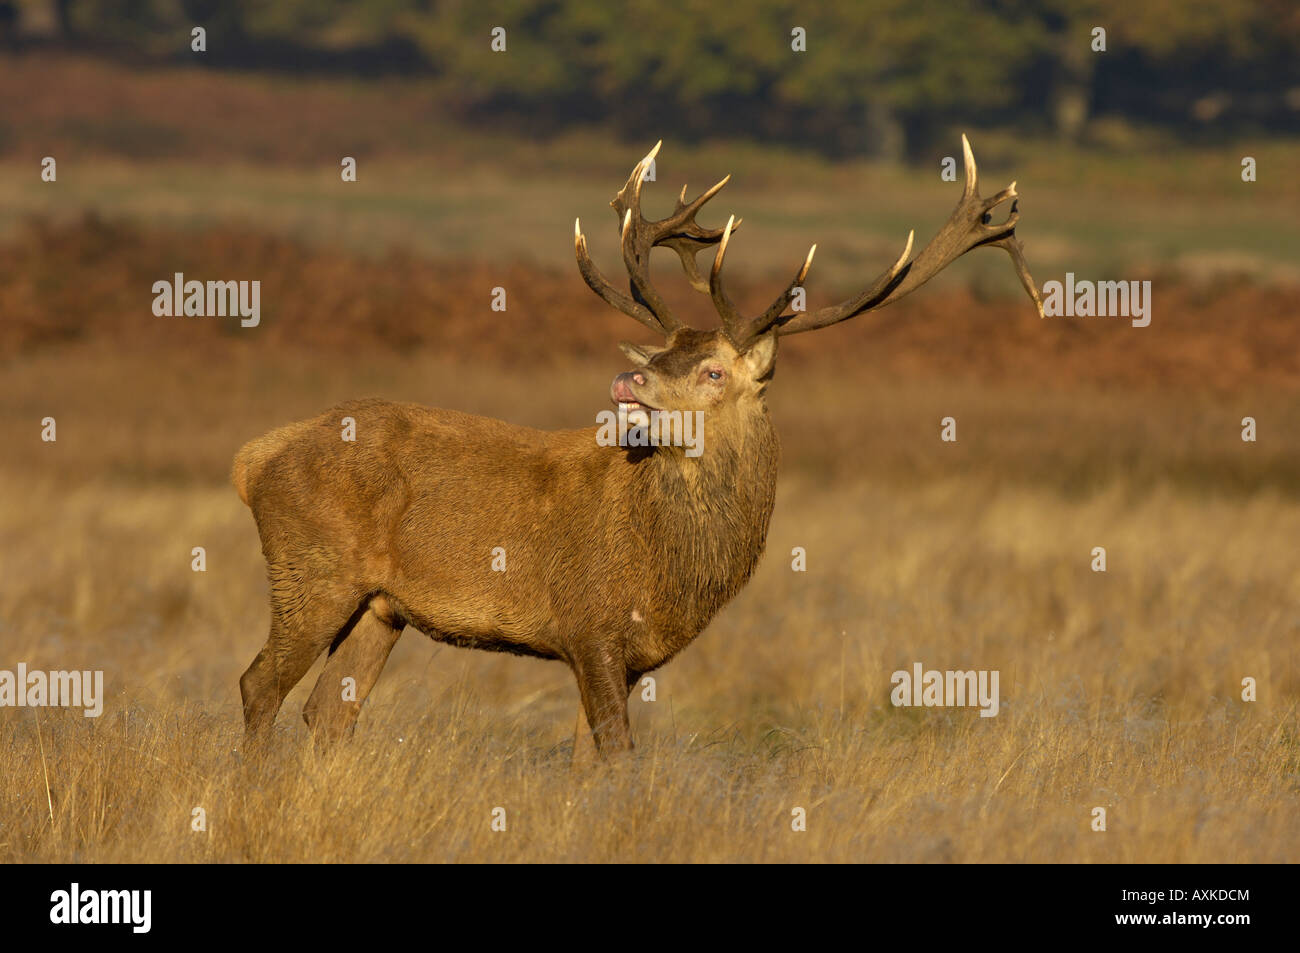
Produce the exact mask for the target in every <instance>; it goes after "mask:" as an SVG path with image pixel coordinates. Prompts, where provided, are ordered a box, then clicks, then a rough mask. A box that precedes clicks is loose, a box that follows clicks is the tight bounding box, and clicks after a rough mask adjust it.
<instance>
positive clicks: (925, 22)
mask: <svg viewBox="0 0 1300 953" xmlns="http://www.w3.org/2000/svg"><path fill="white" fill-rule="evenodd" d="M6 10H7V11H8V14H6V13H5V11H6ZM6 16H7V17H8V19H7V20H6ZM6 23H8V26H7V27H6V26H5V24H6ZM41 24H43V25H44V32H43V33H41V30H40V29H38V27H37V26H34V25H41ZM195 25H201V26H203V27H204V28H205V29H206V31H207V52H206V54H205V55H204V56H203V57H202V58H201V59H200V60H199V62H200V63H202V64H204V65H206V66H210V67H217V68H220V67H237V68H253V69H270V70H292V71H295V72H303V71H309V72H310V71H321V72H328V73H339V74H351V75H384V74H398V75H408V76H422V77H424V78H425V79H426V80H427V81H428V82H430V84H431V88H432V89H434V90H435V91H436V93H437V95H438V96H439V98H440V100H441V101H442V102H443V103H444V104H445V106H446V107H447V108H448V109H449V110H450V111H451V112H453V113H456V114H458V115H460V116H461V117H462V118H465V119H470V120H474V119H481V120H489V119H490V120H491V121H494V122H495V121H500V120H501V119H503V118H504V119H506V120H508V121H510V122H512V123H515V124H516V128H520V129H521V130H522V131H527V132H530V133H532V134H544V133H545V132H547V131H550V130H555V129H559V128H563V127H565V126H566V125H570V124H573V123H604V124H607V125H610V126H613V127H615V128H617V129H619V130H621V131H623V132H626V133H629V134H635V135H636V136H637V137H638V138H644V130H645V129H646V128H651V129H653V128H671V129H673V130H674V133H675V134H677V135H687V136H691V135H694V136H700V137H703V136H706V135H716V134H723V135H730V136H750V137H754V138H759V139H765V140H774V141H783V142H792V143H800V144H803V145H807V146H812V147H814V148H817V149H819V150H821V151H824V152H828V153H832V154H874V155H882V156H897V155H900V154H903V153H905V152H913V153H915V152H920V151H922V150H925V149H927V148H928V147H929V146H930V145H931V144H932V143H933V141H934V140H935V139H936V137H938V136H941V135H942V136H945V137H946V136H947V130H948V128H949V127H950V126H951V125H952V124H954V123H972V122H973V123H978V124H982V125H1005V126H1008V127H1014V128H1019V129H1024V130H1026V131H1033V132H1037V133H1041V132H1044V131H1047V130H1053V131H1054V132H1055V133H1056V134H1058V135H1060V136H1062V137H1065V138H1069V139H1078V138H1086V137H1087V136H1088V134H1089V130H1090V129H1091V128H1093V127H1094V125H1095V121H1096V120H1097V118H1098V117H1103V118H1117V119H1121V120H1129V121H1132V122H1137V123H1141V124H1148V125H1156V126H1164V127H1169V128H1171V129H1172V130H1174V131H1176V132H1177V133H1178V134H1179V135H1183V136H1189V137H1196V136H1201V137H1205V138H1212V137H1219V136H1222V135H1224V133H1225V131H1226V130H1229V129H1230V130H1232V131H1236V132H1240V131H1243V130H1247V131H1250V132H1253V133H1258V132H1295V131H1297V129H1300V3H1297V2H1296V0H973V2H967V3H962V2H952V0H821V2H818V3H811V4H810V3H796V2H782V0H747V2H743V3H736V4H727V3H719V2H717V0H628V2H625V3H623V4H620V5H614V4H610V3H607V2H603V0H353V2H348V0H0V30H5V31H7V32H8V33H9V35H10V36H11V37H16V38H17V42H19V43H21V42H23V38H24V37H27V36H31V35H35V34H38V33H41V35H42V36H43V37H44V39H43V42H47V43H56V44H59V45H68V46H74V47H82V48H92V49H94V48H98V49H101V50H103V51H105V52H116V53H117V54H119V55H120V54H122V53H126V54H127V55H129V56H134V57H138V56H148V57H153V58H159V59H170V60H178V61H187V62H193V61H194V55H193V54H191V53H190V50H189V31H190V29H191V27H193V26H195ZM494 27H503V28H504V29H505V31H506V34H505V43H506V52H504V53H501V52H495V51H493V50H492V49H491V47H490V42H491V31H492V29H493V28H494ZM796 27H801V28H802V29H803V30H804V31H805V41H804V42H805V44H806V51H804V52H796V51H795V50H794V49H793V48H792V44H794V42H795V38H794V36H793V35H792V32H793V31H794V29H795V28H796ZM1096 27H1102V28H1104V29H1105V31H1106V34H1105V44H1106V46H1105V51H1104V52H1099V51H1094V49H1093V46H1094V44H1095V42H1096V41H1095V39H1094V35H1093V31H1094V28H1096ZM945 141H946V138H945Z"/></svg>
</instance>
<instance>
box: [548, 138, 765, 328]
mask: <svg viewBox="0 0 1300 953" xmlns="http://www.w3.org/2000/svg"><path fill="white" fill-rule="evenodd" d="M662 145H663V140H662V139H661V140H660V141H659V142H657V143H655V147H654V148H653V149H651V150H650V151H649V152H648V153H647V154H646V156H645V158H643V159H642V160H641V161H640V162H638V163H637V164H636V167H635V168H634V169H633V170H632V174H631V175H630V176H629V177H628V180H627V182H626V183H625V184H624V186H623V188H622V189H620V190H619V192H618V194H617V195H616V196H614V199H613V201H611V202H610V203H609V204H610V205H611V206H612V207H613V209H614V212H615V214H616V215H617V216H618V218H619V221H620V222H621V231H620V236H621V240H620V244H621V246H622V250H623V264H624V265H625V266H626V267H627V273H628V278H629V290H630V291H631V295H630V296H629V295H626V294H624V293H623V292H621V291H619V290H618V289H617V288H615V287H614V286H613V285H611V284H610V283H609V282H608V281H607V280H606V279H605V276H604V275H602V274H601V273H600V270H599V269H598V268H597V267H596V265H595V262H593V261H592V260H591V255H590V254H588V252H587V239H586V238H585V237H584V236H583V234H582V225H581V223H580V222H579V221H577V220H574V223H573V244H574V253H575V254H576V255H577V258H578V270H579V271H581V272H582V277H583V280H585V281H586V282H587V285H588V286H589V287H590V288H591V290H592V291H594V292H596V294H598V295H600V297H601V298H603V299H604V300H605V302H606V303H607V304H610V305H612V306H613V307H615V308H617V309H618V310H619V311H622V312H623V313H624V314H626V315H628V316H629V317H633V318H636V320H638V321H640V322H641V323H642V324H644V325H645V326H646V327H648V328H650V329H651V330H653V331H658V332H660V333H661V334H669V333H671V332H672V331H675V330H676V329H677V328H680V327H681V326H682V322H681V321H679V320H677V318H676V317H675V316H674V315H673V313H672V311H671V310H670V309H669V307H668V305H667V303H665V301H664V300H663V298H662V297H661V296H660V294H659V293H658V292H657V291H656V290H655V289H654V287H653V286H652V285H651V284H650V272H649V266H650V250H651V249H652V248H654V247H655V246H656V245H662V246H664V247H666V248H671V249H672V250H673V251H675V252H677V256H678V257H679V258H680V259H681V260H682V270H683V271H685V272H686V277H687V280H689V281H690V283H691V287H693V288H694V289H695V290H696V291H702V292H705V293H707V292H708V291H709V282H706V281H705V280H704V279H703V278H702V277H701V276H700V272H699V268H698V267H697V265H696V261H695V256H696V254H698V253H699V252H700V251H701V250H702V249H704V248H707V247H708V246H710V245H716V244H718V242H720V241H722V240H723V229H720V228H714V229H710V228H703V227H701V226H700V225H698V224H697V223H696V221H695V215H696V213H698V212H699V210H700V209H701V208H702V207H703V206H704V203H705V202H707V201H708V200H709V199H711V198H713V196H715V195H717V194H718V192H719V191H720V190H721V189H722V187H723V186H724V185H726V184H727V182H728V181H730V179H731V176H727V177H726V178H724V179H723V180H722V181H721V182H718V183H717V184H716V185H714V186H713V187H712V188H710V189H708V190H707V191H705V192H703V193H701V194H700V196H699V197H698V198H696V199H695V200H694V201H692V202H687V201H686V186H684V185H683V186H682V192H681V195H680V196H679V197H678V199H677V205H676V207H675V208H674V209H673V211H672V214H670V215H669V216H668V217H666V218H663V219H660V220H659V221H657V222H651V221H648V220H647V219H646V218H645V217H644V216H643V215H642V214H641V183H642V181H643V179H644V176H645V171H646V169H647V168H648V167H649V165H650V163H651V162H653V161H654V157H655V156H656V155H657V154H658V152H659V147H660V146H662ZM735 224H736V225H739V224H740V223H739V221H737V222H736V223H735ZM729 225H730V223H729Z"/></svg>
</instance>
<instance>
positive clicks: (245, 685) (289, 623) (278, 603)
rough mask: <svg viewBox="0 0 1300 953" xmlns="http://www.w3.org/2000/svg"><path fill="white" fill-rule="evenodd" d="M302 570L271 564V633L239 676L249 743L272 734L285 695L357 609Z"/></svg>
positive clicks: (337, 592)
mask: <svg viewBox="0 0 1300 953" xmlns="http://www.w3.org/2000/svg"><path fill="white" fill-rule="evenodd" d="M303 575H304V574H303V573H302V572H300V571H295V570H294V569H291V568H286V567H284V566H272V568H271V572H270V576H271V634H270V635H269V636H268V637H267V640H266V644H265V645H264V646H262V650H261V651H260V652H258V653H257V657H256V658H255V659H253V662H252V664H251V665H249V666H248V670H247V671H246V672H244V674H243V676H242V677H241V678H240V680H239V691H240V695H241V696H242V698H243V702H244V733H245V737H246V738H247V739H248V741H249V742H250V743H256V742H258V741H261V740H262V739H264V738H265V737H266V735H268V734H269V733H270V730H271V726H272V725H273V724H274V723H275V716H276V715H277V714H278V713H279V711H280V706H282V705H283V704H284V700H285V698H286V697H287V696H288V694H289V692H290V691H291V690H292V689H293V687H294V686H295V685H297V684H298V682H299V681H300V680H301V679H302V677H303V676H304V675H306V674H307V670H308V669H309V668H311V666H312V663H313V662H315V661H316V659H317V657H318V656H319V655H320V654H321V652H323V651H325V648H326V647H327V646H328V645H329V644H330V643H331V642H332V641H333V640H334V638H335V637H336V636H337V634H338V633H339V631H340V630H342V629H344V628H345V627H346V626H348V625H349V624H350V622H351V620H352V619H353V617H354V615H356V613H357V612H358V609H357V602H358V601H359V600H357V599H355V598H349V597H348V596H347V595H346V594H343V593H341V592H339V591H338V590H336V589H334V588H333V587H330V586H329V585H328V584H325V583H320V584H316V585H311V584H309V583H307V582H306V581H305V580H304V579H303Z"/></svg>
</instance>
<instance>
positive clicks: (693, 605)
mask: <svg viewBox="0 0 1300 953" xmlns="http://www.w3.org/2000/svg"><path fill="white" fill-rule="evenodd" d="M702 448H703V452H702V453H701V454H700V455H699V456H697V457H688V456H686V455H685V453H684V452H683V449H682V448H681V447H661V448H657V449H655V450H654V451H653V453H651V454H650V455H649V456H648V457H646V458H645V459H643V460H641V461H640V463H638V464H636V465H637V466H638V468H640V467H644V471H642V474H643V475H642V474H638V475H639V476H641V478H642V479H644V480H645V481H646V482H645V483H644V484H642V486H643V489H644V491H645V496H644V499H645V500H649V501H655V502H654V504H653V505H650V506H647V507H646V510H645V512H644V515H643V523H642V531H643V533H644V537H643V538H644V541H645V545H646V546H647V548H648V549H649V553H648V558H649V559H650V563H649V565H650V566H652V567H654V570H653V578H655V579H656V582H657V588H658V593H659V595H660V597H661V599H662V600H663V602H664V605H663V608H664V609H666V610H669V611H668V612H666V613H665V616H666V617H665V619H662V620H660V623H661V625H662V624H668V625H669V627H670V628H672V629H677V630H679V631H678V635H679V636H684V637H685V638H686V639H688V640H689V639H690V638H693V637H694V636H695V635H697V634H698V633H699V632H700V630H701V629H703V628H704V626H705V625H707V624H708V622H709V620H710V619H711V618H712V617H713V615H714V613H716V612H717V611H718V610H719V609H720V608H722V606H723V605H725V604H726V603H727V602H728V601H729V600H730V599H731V598H732V597H733V596H734V595H736V593H737V592H739V591H740V589H741V588H742V587H743V586H744V585H745V583H746V582H747V581H748V580H749V577H750V575H751V574H752V573H753V571H754V568H755V567H756V566H757V565H758V560H759V558H760V557H761V556H762V555H763V547H764V545H765V543H766V541H767V528H768V521H769V520H770V519H771V516H772V505H773V503H774V501H775V499H776V473H777V462H778V459H779V456H780V443H779V441H778V440H777V436H776V431H775V429H774V428H773V426H772V421H771V418H770V417H769V416H768V414H767V410H766V408H762V407H760V408H758V409H756V410H755V411H753V412H751V413H749V414H747V415H746V416H745V417H744V418H743V419H739V420H734V421H725V422H723V425H721V426H715V427H713V428H711V429H709V430H707V431H706V433H705V435H704V442H703V444H702ZM668 616H671V622H670V623H669V622H668V618H667V617H668Z"/></svg>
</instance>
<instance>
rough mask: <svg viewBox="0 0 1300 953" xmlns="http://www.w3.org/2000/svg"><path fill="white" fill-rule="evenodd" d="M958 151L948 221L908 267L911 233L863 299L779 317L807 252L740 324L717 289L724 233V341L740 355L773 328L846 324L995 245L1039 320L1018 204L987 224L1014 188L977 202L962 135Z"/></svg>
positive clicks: (716, 298) (714, 279) (719, 300)
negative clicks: (773, 295)
mask: <svg viewBox="0 0 1300 953" xmlns="http://www.w3.org/2000/svg"><path fill="white" fill-rule="evenodd" d="M961 146H962V156H963V160H964V163H965V168H966V186H965V188H964V189H963V190H962V195H961V200H960V201H959V202H958V203H957V207H956V208H955V209H953V212H952V215H950V216H949V217H948V221H947V223H946V224H945V225H944V226H943V228H941V229H940V230H939V233H938V234H937V235H935V236H934V238H932V239H930V243H929V244H928V245H926V246H925V247H924V248H923V249H921V252H920V254H918V255H917V256H916V258H915V259H913V260H910V261H909V257H910V255H911V254H912V240H913V238H914V236H915V232H909V233H908V236H907V246H906V247H905V248H904V249H903V253H902V254H901V255H899V256H898V260H897V261H896V262H894V264H893V265H892V266H890V267H889V268H888V269H887V270H886V271H885V272H884V273H883V274H881V275H880V277H878V278H877V279H876V280H875V281H874V282H872V283H871V285H870V286H869V287H868V288H867V289H866V290H865V291H863V292H862V293H861V294H858V295H856V296H854V297H852V298H849V299H848V300H847V301H842V302H840V303H839V304H837V305H834V306H833V307H828V308H822V309H820V310H818V311H811V312H802V313H797V314H789V315H787V314H783V312H784V311H785V308H786V305H787V304H788V303H789V298H790V294H791V293H792V292H793V291H794V289H795V287H797V286H798V285H800V284H802V282H803V279H804V277H805V276H806V275H807V272H808V266H809V265H810V264H811V263H812V256H813V251H816V249H817V246H816V245H814V246H813V247H812V251H809V252H808V259H807V261H805V262H804V265H803V267H802V268H801V269H800V270H799V274H798V275H797V276H796V277H795V279H794V281H793V282H791V284H790V286H789V287H787V288H786V290H785V292H783V293H782V295H781V296H780V297H778V298H777V299H776V301H774V302H773V303H772V306H771V307H769V308H768V309H767V310H766V311H764V312H763V313H762V314H761V315H759V316H758V317H756V318H750V319H744V318H741V317H740V316H739V315H737V314H736V311H735V308H734V307H733V306H732V304H731V302H730V301H729V300H728V299H727V296H726V294H725V293H724V292H723V290H722V285H721V270H722V258H723V255H724V254H725V253H726V248H727V241H728V238H729V237H730V235H729V234H728V233H727V232H725V231H724V234H723V237H722V244H721V246H720V247H719V248H718V254H717V257H716V258H715V259H714V262H713V273H712V275H711V279H710V284H711V290H712V296H713V302H714V305H715V306H716V307H717V309H718V313H719V315H721V317H722V321H723V327H724V329H725V330H726V332H727V336H728V337H730V338H731V339H732V341H733V343H735V344H736V346H737V347H739V348H741V349H742V350H743V349H745V348H747V347H749V345H751V344H752V343H753V342H754V341H755V340H757V339H758V337H759V336H760V335H762V334H764V333H765V332H767V331H768V330H770V329H771V328H772V327H774V326H775V327H776V329H777V333H778V334H782V335H784V334H799V333H800V332H803V331H815V330H816V329H818V328H824V327H827V326H828V325H832V324H838V323H839V322H840V321H847V320H848V319H849V318H852V317H856V316H857V315H859V314H863V313H864V312H867V311H875V310H876V309H877V308H883V307H884V306H885V305H887V304H892V303H893V302H895V301H897V300H898V299H899V298H902V297H903V296H904V295H907V294H909V293H911V292H913V291H915V290H916V289H917V288H919V287H921V285H923V284H925V283H926V282H927V281H929V280H930V279H931V278H933V277H934V276H935V275H937V274H938V273H939V272H941V271H942V270H943V269H944V268H946V267H948V265H950V264H952V263H953V262H954V261H955V260H957V259H958V258H960V257H961V256H962V255H964V254H966V252H968V251H970V250H971V249H972V248H978V247H979V246H981V245H994V246H997V247H1000V248H1004V249H1006V250H1007V252H1008V254H1010V255H1011V260H1012V262H1013V264H1014V265H1015V268H1016V274H1017V275H1018V276H1019V277H1020V283H1021V284H1022V285H1023V286H1024V288H1025V291H1026V292H1027V293H1028V294H1029V297H1030V298H1032V299H1033V302H1034V305H1035V307H1036V308H1037V309H1038V316H1039V317H1042V316H1043V303H1042V301H1041V299H1040V298H1039V297H1038V289H1037V287H1036V286H1035V285H1034V279H1033V278H1032V277H1031V276H1030V274H1029V266H1028V265H1027V264H1026V263H1025V256H1024V250H1023V246H1022V245H1021V244H1020V241H1019V240H1018V239H1017V238H1016V237H1015V234H1016V222H1017V221H1019V219H1020V212H1019V210H1018V208H1017V205H1018V203H1017V202H1014V201H1013V202H1012V203H1011V212H1010V214H1009V215H1008V216H1007V220H1006V221H1005V222H1002V223H1000V224H996V225H995V224H990V222H989V217H990V215H989V213H990V212H991V211H992V209H994V208H996V207H997V206H999V205H1001V204H1002V203H1003V202H1005V201H1007V199H1016V198H1017V194H1016V183H1014V182H1012V183H1011V184H1010V185H1009V186H1007V187H1006V188H1005V189H1003V190H1002V191H1001V192H999V193H998V194H997V195H995V196H993V197H992V198H989V199H982V198H980V194H979V183H978V181H977V172H976V168H975V156H974V154H973V153H972V152H971V147H970V141H969V140H968V139H967V138H966V137H965V136H964V135H963V136H962V137H961Z"/></svg>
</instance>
